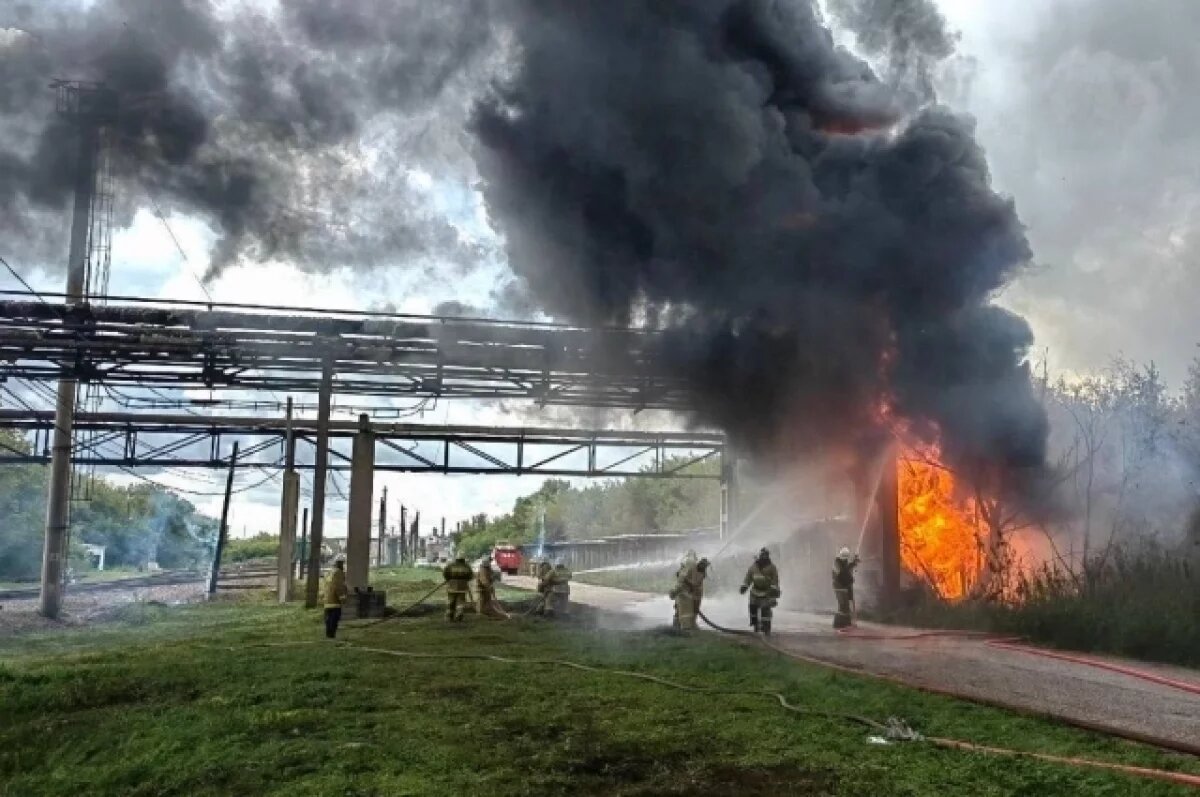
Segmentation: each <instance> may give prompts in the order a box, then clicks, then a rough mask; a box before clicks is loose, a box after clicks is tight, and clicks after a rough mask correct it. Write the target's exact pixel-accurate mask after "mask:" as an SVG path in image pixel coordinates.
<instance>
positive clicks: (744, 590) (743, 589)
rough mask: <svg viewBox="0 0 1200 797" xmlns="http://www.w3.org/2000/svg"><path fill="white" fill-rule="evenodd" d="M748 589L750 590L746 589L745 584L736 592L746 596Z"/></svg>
mask: <svg viewBox="0 0 1200 797" xmlns="http://www.w3.org/2000/svg"><path fill="white" fill-rule="evenodd" d="M748 589H750V588H749V587H747V586H746V585H745V584H743V585H742V588H741V589H739V590H738V592H740V593H741V594H743V595H745V594H746V590H748Z"/></svg>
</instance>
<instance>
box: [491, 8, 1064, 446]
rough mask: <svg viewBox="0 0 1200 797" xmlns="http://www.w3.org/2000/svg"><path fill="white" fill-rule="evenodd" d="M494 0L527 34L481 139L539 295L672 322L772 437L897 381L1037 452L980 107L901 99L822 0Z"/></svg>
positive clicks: (516, 260) (710, 395) (715, 415)
mask: <svg viewBox="0 0 1200 797" xmlns="http://www.w3.org/2000/svg"><path fill="white" fill-rule="evenodd" d="M841 5H842V6H843V7H844V8H848V9H850V10H851V11H853V10H854V7H855V6H857V7H858V8H859V9H867V5H868V4H864V3H857V4H856V3H842V4H841ZM874 5H875V6H882V5H884V4H880V3H876V4H874ZM501 6H502V8H503V10H504V12H505V14H506V19H507V22H508V23H509V24H510V26H511V28H512V29H513V30H515V31H516V32H517V37H518V41H519V54H518V56H517V62H516V63H515V65H514V67H513V69H512V71H511V75H510V76H508V77H507V78H506V79H504V80H501V81H500V82H498V83H497V85H496V87H495V90H494V94H493V96H492V97H491V98H490V99H488V100H487V101H486V102H484V103H482V104H481V105H480V106H479V108H478V110H477V112H476V114H475V117H474V128H475V131H476V133H477V135H478V137H479V140H480V142H481V146H480V148H479V152H478V155H477V162H478V164H479V168H480V171H481V173H482V175H483V177H484V179H485V181H486V187H485V195H486V198H487V202H488V206H489V208H490V211H491V213H492V214H493V216H494V218H495V219H496V220H497V221H498V222H499V225H500V228H501V229H502V230H503V232H504V233H505V235H506V238H507V246H508V255H509V262H510V264H511V266H512V268H513V269H514V270H515V272H516V273H517V275H518V277H519V281H520V285H521V286H522V287H523V288H524V289H525V290H526V291H527V292H528V294H529V295H531V296H532V297H533V298H534V299H535V300H536V302H537V303H538V304H540V305H542V306H544V307H547V308H549V309H550V310H551V311H552V312H554V313H558V314H562V315H567V316H570V317H572V318H575V319H579V320H586V321H590V322H604V323H617V324H623V323H646V324H648V325H651V326H657V327H659V328H662V329H663V330H665V332H666V333H667V334H666V335H665V338H666V340H667V341H668V343H667V345H668V346H669V348H670V349H671V352H672V354H671V357H672V360H673V361H674V363H675V364H676V366H677V367H678V368H679V369H680V371H681V372H682V373H683V374H685V375H686V376H687V377H688V378H689V379H691V380H692V382H693V384H695V385H696V387H698V388H699V395H700V396H701V399H700V400H701V402H702V413H701V414H702V417H703V418H705V419H706V420H710V421H713V422H715V423H716V424H718V425H720V426H721V427H723V428H725V429H727V430H729V431H730V432H732V433H733V434H734V435H735V436H736V437H738V438H740V440H741V441H742V442H743V443H744V444H747V445H749V446H751V447H752V448H753V449H754V450H756V451H758V452H761V453H778V452H779V451H780V450H781V447H782V449H784V450H786V451H788V452H790V451H791V450H792V449H794V448H797V447H798V448H801V449H809V450H811V448H812V447H813V446H815V445H819V444H823V443H829V442H838V441H839V440H841V441H847V442H853V441H854V439H855V438H856V437H857V436H858V435H860V434H862V433H866V432H868V431H869V430H871V429H873V428H876V427H877V426H878V425H879V421H878V418H879V416H880V409H881V407H882V406H883V405H884V404H885V403H887V404H889V405H890V406H891V409H892V411H893V412H894V413H895V414H896V415H897V416H899V417H901V418H904V419H907V421H908V422H909V423H910V424H912V426H913V428H914V430H915V431H917V432H918V433H920V434H922V435H924V436H925V437H927V438H933V437H935V436H937V435H938V434H939V432H940V437H941V438H942V442H943V446H944V447H945V449H946V453H947V455H948V456H950V457H952V458H955V459H961V460H968V459H970V460H977V459H982V460H984V461H987V462H993V463H999V464H1003V465H1036V464H1039V463H1041V462H1042V460H1043V458H1044V447H1045V438H1046V421H1045V417H1044V413H1043V411H1042V410H1041V408H1040V406H1039V404H1038V402H1037V400H1036V398H1035V396H1034V395H1033V392H1032V389H1031V384H1030V380H1029V375H1028V373H1027V371H1026V367H1025V366H1024V365H1023V356H1024V352H1025V351H1026V349H1027V348H1028V346H1029V345H1030V343H1031V340H1032V338H1031V334H1030V330H1029V328H1028V327H1027V325H1026V324H1025V323H1024V321H1022V320H1021V319H1020V318H1018V317H1015V316H1014V315H1012V314H1010V313H1008V312H1006V311H1004V310H1002V309H999V308H997V307H995V306H994V305H992V304H991V302H990V300H991V298H992V297H993V296H994V294H995V293H996V291H998V290H999V289H1000V288H1001V287H1003V286H1004V285H1005V284H1006V283H1007V282H1008V281H1009V280H1010V279H1011V278H1012V277H1013V276H1014V275H1015V274H1016V273H1017V272H1018V270H1019V269H1020V268H1021V266H1022V265H1023V264H1024V263H1026V262H1027V261H1028V259H1029V257H1030V250H1029V246H1028V244H1027V242H1026V239H1025V236H1024V233H1023V230H1022V227H1021V224H1020V222H1019V220H1018V218H1017V214H1016V211H1015V209H1014V207H1013V204H1012V202H1010V201H1009V200H1007V199H1005V198H1004V197H1001V196H999V195H998V194H997V193H996V192H995V191H994V190H993V189H992V188H991V185H990V182H989V174H988V168H987V164H986V161H985V158H984V154H983V152H982V151H981V149H980V147H979V146H978V145H977V144H976V142H975V140H974V137H973V133H972V126H971V123H970V121H969V120H967V119H964V118H962V117H959V116H956V115H955V114H953V113H952V112H950V111H949V110H947V109H946V108H942V107H937V106H936V105H927V106H925V107H923V108H921V109H920V110H918V111H916V112H914V113H906V111H905V102H904V101H905V100H907V99H911V98H910V97H902V96H900V93H899V92H898V91H897V90H895V89H894V88H892V87H889V86H888V85H886V84H885V83H883V82H881V81H880V80H879V79H878V78H877V77H876V76H875V75H874V74H873V72H872V71H871V69H870V68H869V67H868V66H867V65H866V64H865V63H864V62H863V61H861V60H859V59H858V58H856V57H854V56H853V55H851V54H850V53H849V52H847V51H845V50H844V49H841V48H839V47H837V46H835V44H834V42H833V39H832V36H831V34H830V32H829V30H828V29H827V28H826V27H825V25H824V24H823V21H822V20H821V19H820V17H819V15H818V12H817V11H816V10H815V9H814V7H813V6H812V5H811V4H810V3H808V2H799V1H797V2H782V1H779V0H710V1H709V2H694V1H693V0H653V2H651V1H650V0H593V1H591V2H572V3H559V2H553V1H551V0H514V1H513V2H507V3H503V4H501ZM867 10H869V9H867ZM864 13H865V12H864ZM896 29H897V30H898V31H900V32H901V33H905V34H906V35H907V34H910V33H912V30H913V27H912V26H908V27H905V26H904V25H899V26H897V28H896ZM935 34H936V31H935ZM933 44H934V45H937V44H938V42H936V41H935V42H933ZM872 46H874V47H875V48H876V49H878V50H885V49H887V48H886V47H885V46H884V44H883V43H878V42H876V43H873V45H872ZM914 47H915V48H916V49H913V48H914ZM935 49H936V48H935ZM927 50H928V48H924V49H922V48H920V47H917V45H913V46H912V47H908V46H905V47H901V48H900V50H899V52H901V53H903V54H911V53H913V52H926V51H927Z"/></svg>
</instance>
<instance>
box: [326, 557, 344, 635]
mask: <svg viewBox="0 0 1200 797" xmlns="http://www.w3.org/2000/svg"><path fill="white" fill-rule="evenodd" d="M345 567H346V563H345V562H343V561H342V560H341V559H338V560H337V561H336V562H334V563H333V570H331V571H330V572H329V576H328V577H327V578H326V579H325V593H324V596H323V597H324V601H323V603H324V606H325V636H326V638H328V639H333V638H334V637H336V636H337V629H338V623H340V622H341V621H342V598H344V597H346V595H347V594H349V590H348V589H346V570H345Z"/></svg>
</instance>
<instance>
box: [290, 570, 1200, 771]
mask: <svg viewBox="0 0 1200 797" xmlns="http://www.w3.org/2000/svg"><path fill="white" fill-rule="evenodd" d="M443 586H444V584H438V585H437V586H436V587H434V588H433V589H431V590H430V591H429V592H427V593H426V594H425V595H423V596H422V597H421V598H419V599H418V600H417V601H415V602H414V603H412V604H410V605H409V606H407V607H405V608H404V609H402V610H401V611H399V612H397V613H396V614H395V615H391V616H389V617H384V618H381V619H379V620H375V621H372V622H370V623H366V624H364V625H360V626H355V627H354V628H356V629H362V628H368V627H370V626H373V625H377V624H379V623H382V622H385V621H387V620H391V619H393V618H395V617H399V616H401V615H403V614H404V613H405V612H407V611H409V610H411V609H413V608H415V607H416V606H418V605H420V604H421V603H423V602H424V601H425V600H427V599H428V598H429V597H430V596H432V595H433V594H434V593H435V592H437V591H438V590H439V589H441V588H442V587H443ZM543 600H544V597H543ZM536 605H537V604H535V607H536ZM697 614H698V615H699V617H700V619H702V620H703V621H704V622H705V623H706V624H708V625H709V626H711V627H712V628H713V629H715V630H717V631H720V632H722V633H725V634H730V635H734V636H742V637H746V636H748V637H752V638H753V639H755V640H757V641H758V642H760V643H761V644H762V645H764V646H766V647H767V648H770V649H771V650H773V651H775V652H777V653H780V654H782V655H784V656H787V657H788V658H792V659H796V660H799V661H804V662H807V663H810V664H816V665H819V666H822V667H827V668H832V669H836V670H840V671H843V672H849V673H852V674H855V675H862V674H864V673H861V672H858V671H855V670H853V669H851V668H849V667H843V666H841V665H838V664H832V663H830V662H826V661H822V660H820V659H815V658H812V657H810V656H804V655H802V654H799V653H795V652H792V651H788V650H785V649H783V648H780V647H778V646H776V645H773V644H771V643H770V642H769V641H767V640H766V639H764V638H762V637H761V636H759V635H757V634H752V633H750V632H749V631H743V630H740V629H732V628H726V627H724V626H721V625H718V624H717V623H714V622H713V621H712V620H710V619H709V618H708V617H707V616H706V615H705V614H704V613H703V612H700V611H697ZM968 633H970V632H968ZM922 635H924V636H946V635H948V634H947V632H941V633H939V632H922V633H921V634H914V635H909V636H912V637H917V636H922ZM301 644H304V643H301ZM286 645H287V643H283V645H282V646H286ZM339 646H340V647H346V648H350V649H353V650H361V651H365V652H368V653H376V654H382V655H389V656H397V657H402V658H417V659H460V660H477V661H495V662H500V663H504V664H531V665H540V666H557V667H566V668H570V669H575V670H580V671H584V672H592V673H601V674H610V675H620V676H624V677H629V678H636V679H638V680H643V681H648V682H651V683H656V684H659V685H662V686H666V687H668V688H671V689H678V690H680V691H685V692H692V693H700V694H721V695H753V696H759V697H763V696H767V697H774V698H775V699H776V701H777V702H778V703H779V705H780V707H782V708H783V709H785V710H787V711H790V712H793V713H796V714H801V715H808V716H819V717H823V718H825V719H838V720H844V721H848V722H853V723H856V724H859V725H863V726H865V727H867V728H870V729H872V730H875V731H877V732H881V733H883V734H885V736H886V737H887V738H890V739H903V740H911V741H927V742H929V743H930V744H933V745H935V746H937V747H943V748H947V749H956V750H967V751H971V752H978V753H986V754H989V755H1000V756H1007V757H1018V758H1031V759H1035V760H1039V761H1046V762H1050V763H1058V764H1066V765H1069V766H1074V767H1079V768H1087V769H1101V770H1106V771H1111V772H1120V773H1124V774H1128V775H1133V776H1136V777H1142V778H1149V779H1153V780H1160V781H1166V782H1169V783H1175V784H1181V785H1185V786H1192V787H1196V788H1200V775H1191V774H1188V773H1183V772H1170V771H1167V770H1161V769H1151V768H1147V767H1136V766H1131V765H1128V764H1113V763H1109V762H1105V761H1095V760H1093V759H1088V758H1079V757H1074V756H1070V757H1068V756H1056V755H1051V754H1049V753H1037V752H1031V751H1025V750H1013V749H1009V748H1004V747H993V746H988V745H980V744H976V743H974V742H965V741H962V740H958V739H947V738H943V737H937V736H922V735H920V734H917V733H915V732H913V731H912V730H911V729H909V728H908V726H907V725H905V724H904V723H903V721H900V720H897V719H896V718H889V719H888V722H887V723H886V724H885V723H881V722H878V721H876V720H873V719H871V718H870V717H864V716H861V715H858V714H850V713H843V712H830V711H820V710H816V709H808V708H804V707H801V706H796V705H794V704H792V703H790V702H789V701H788V700H787V698H786V697H785V696H784V695H783V694H782V693H780V692H774V691H771V690H765V689H764V690H754V689H720V688H715V687H700V686H689V685H687V684H680V683H677V682H675V681H671V680H668V679H666V678H662V677H660V676H657V675H650V674H649V673H639V672H634V671H632V670H618V669H612V668H606V667H594V666H591V665H587V664H580V663H579V662H573V661H569V660H566V659H514V658H508V657H504V656H497V655H494V654H488V653H418V652H414V651H401V650H393V649H389V648H373V647H367V646H364V645H355V644H351V643H346V642H342V643H339ZM875 677H877V678H882V679H884V680H889V681H895V682H897V683H902V684H903V682H900V681H898V679H894V678H891V677H889V676H878V675H876V676H875ZM903 685H905V686H909V684H903ZM926 691H932V692H940V690H937V689H926ZM943 694H948V693H943Z"/></svg>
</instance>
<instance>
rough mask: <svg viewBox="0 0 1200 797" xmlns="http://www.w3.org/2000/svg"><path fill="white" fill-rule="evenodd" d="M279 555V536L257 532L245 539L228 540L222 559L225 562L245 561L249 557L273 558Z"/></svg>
mask: <svg viewBox="0 0 1200 797" xmlns="http://www.w3.org/2000/svg"><path fill="white" fill-rule="evenodd" d="M277 556H279V537H278V536H277V535H274V534H259V535H257V536H254V537H247V538H245V539H238V540H229V542H227V543H226V544H225V553H224V554H223V555H222V557H221V558H222V559H223V560H224V561H226V562H245V561H248V560H250V559H274V558H275V557H277Z"/></svg>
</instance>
